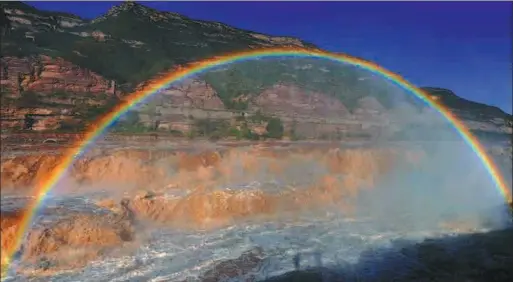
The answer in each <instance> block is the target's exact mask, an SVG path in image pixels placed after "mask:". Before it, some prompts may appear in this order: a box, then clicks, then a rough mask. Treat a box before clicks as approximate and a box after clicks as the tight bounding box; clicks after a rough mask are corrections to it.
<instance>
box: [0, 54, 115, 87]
mask: <svg viewBox="0 0 513 282" xmlns="http://www.w3.org/2000/svg"><path fill="white" fill-rule="evenodd" d="M0 63H1V64H2V69H1V70H0V77H1V78H2V80H1V81H0V83H1V87H2V90H3V91H5V92H7V93H12V94H21V93H22V92H26V91H32V92H38V93H47V94H54V93H58V92H64V93H70V94H72V93H83V94H92V95H94V94H98V93H105V94H110V95H112V94H114V93H115V86H116V83H115V81H113V80H106V79H104V78H103V77H101V76H100V75H98V74H96V73H94V72H92V71H90V70H88V69H84V68H80V67H79V66H76V65H74V64H72V63H70V62H68V61H65V60H64V59H62V58H51V57H48V56H44V55H40V56H33V57H22V58H16V57H11V56H8V57H3V58H1V59H0Z"/></svg>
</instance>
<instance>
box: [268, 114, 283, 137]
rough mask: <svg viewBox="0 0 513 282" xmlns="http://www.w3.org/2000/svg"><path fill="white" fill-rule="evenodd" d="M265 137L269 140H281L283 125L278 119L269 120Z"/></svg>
mask: <svg viewBox="0 0 513 282" xmlns="http://www.w3.org/2000/svg"><path fill="white" fill-rule="evenodd" d="M266 130H267V136H268V137H270V138H276V139H281V138H282V137H283V132H284V129H283V123H282V122H281V120H280V119H279V118H271V119H270V120H269V122H268V123H267V126H266Z"/></svg>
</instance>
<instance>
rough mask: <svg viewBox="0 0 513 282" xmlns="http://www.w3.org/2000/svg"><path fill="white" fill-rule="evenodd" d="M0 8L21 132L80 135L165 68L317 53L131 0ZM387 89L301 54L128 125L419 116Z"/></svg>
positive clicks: (185, 87) (446, 95) (199, 82)
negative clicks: (255, 53) (248, 55)
mask: <svg viewBox="0 0 513 282" xmlns="http://www.w3.org/2000/svg"><path fill="white" fill-rule="evenodd" d="M1 7H2V9H0V25H1V32H2V41H1V62H2V66H3V67H2V69H1V70H0V77H1V86H2V102H3V103H2V108H1V113H2V125H3V128H21V127H24V126H25V127H26V122H27V117H28V116H30V117H31V118H35V119H36V120H35V121H34V120H33V121H32V123H34V124H35V125H34V126H32V125H31V126H29V127H30V128H31V129H33V130H57V129H60V130H80V129H81V128H83V127H84V126H86V125H87V124H88V122H90V121H92V120H94V119H95V118H97V117H98V116H99V115H100V114H103V113H105V112H106V111H108V110H109V108H110V107H112V106H113V105H114V104H116V103H119V101H120V100H122V99H123V98H124V97H125V96H126V95H127V94H128V93H130V92H131V91H134V90H135V89H139V88H141V87H144V86H145V85H147V84H148V83H149V81H150V80H151V79H153V78H155V77H158V76H159V75H162V74H163V73H165V72H166V71H169V70H170V69H173V68H175V67H178V66H183V65H185V64H187V63H191V62H194V61H197V60H201V59H205V58H209V57H213V56H216V55H219V54H224V53H227V52H233V51H241V50H247V49H250V48H253V49H255V48H265V47H296V48H306V49H318V47H316V46H315V45H313V44H311V43H308V42H305V41H303V40H300V39H298V38H293V37H286V36H283V37H278V36H269V35H265V34H261V33H258V32H253V31H247V30H242V29H237V28H234V27H231V26H228V25H226V24H223V23H218V22H210V21H200V20H195V19H191V18H188V17H185V16H183V15H179V14H176V13H171V12H161V11H158V10H155V9H152V8H149V7H146V6H144V5H141V4H137V3H134V2H123V3H120V4H119V5H117V6H114V7H113V8H111V9H110V10H109V11H108V12H107V13H106V14H104V15H103V16H101V17H98V18H96V19H93V20H91V21H89V20H85V19H82V18H80V17H78V16H75V15H71V14H66V13H59V12H49V11H41V10H38V9H36V8H34V7H31V6H29V5H27V4H24V3H21V2H2V3H1ZM426 90H427V91H429V92H430V93H431V94H432V95H433V97H435V98H436V99H439V101H441V102H442V103H443V104H445V105H447V106H448V107H450V108H451V109H453V111H454V112H455V113H456V114H457V115H459V116H461V117H462V118H464V119H465V120H468V121H469V124H473V125H472V126H474V127H475V128H476V129H477V130H480V131H486V132H495V133H499V134H503V133H511V127H510V126H508V125H507V124H506V123H505V122H504V120H511V116H510V115H508V114H506V113H504V112H503V111H501V110H500V109H498V108H495V107H491V106H487V105H484V104H480V103H476V102H472V101H468V100H465V99H462V98H460V97H458V96H456V95H455V94H454V93H452V92H451V91H450V90H443V89H438V88H426ZM398 92H400V90H398V89H397V88H394V87H392V86H390V85H384V83H383V82H381V80H376V79H374V77H373V76H372V75H370V74H368V73H366V72H364V71H362V70H360V69H358V68H356V67H353V66H349V65H343V64H340V63H334V62H328V61H321V60H316V59H311V58H294V59H291V58H278V59H273V60H254V61H246V62H243V63H239V64H232V65H228V66H225V67H222V68H219V69H216V70H215V71H210V72H207V73H203V74H200V75H198V76H196V77H194V78H192V79H190V80H188V81H186V82H183V83H181V84H180V85H173V86H172V87H170V88H169V89H167V90H164V91H162V95H159V96H158V97H156V98H155V99H153V100H152V101H148V103H146V104H145V105H144V106H143V107H142V108H141V109H140V110H139V112H138V113H137V114H136V117H134V118H132V122H133V123H134V124H138V126H136V127H137V128H138V130H148V128H151V127H154V129H160V130H166V131H173V132H174V131H180V132H184V131H191V129H192V128H197V127H198V126H199V127H201V125H198V123H199V120H205V119H209V120H230V119H233V116H234V113H238V112H240V111H244V112H247V113H253V114H252V115H256V114H255V113H258V115H259V119H260V120H258V121H254V122H253V123H252V125H251V126H250V127H251V128H250V129H251V131H253V132H256V131H259V130H260V131H265V130H263V129H261V127H262V126H263V125H265V124H266V122H267V121H266V120H268V119H269V118H270V117H271V116H276V117H279V118H280V119H281V120H282V121H283V123H284V124H285V127H286V129H287V130H289V131H290V130H291V126H292V125H293V126H294V127H296V126H297V127H298V128H297V129H296V128H295V129H294V130H295V131H296V130H297V132H301V134H302V135H305V136H310V137H311V136H312V135H314V134H315V135H316V137H319V135H326V134H331V132H335V131H336V132H339V133H340V132H341V131H344V132H345V131H358V130H360V131H362V130H363V129H364V128H375V127H376V126H378V127H379V125H380V123H381V122H382V121H383V120H384V119H385V117H386V116H390V112H393V111H394V110H395V108H396V107H397V105H398V104H401V103H398V101H399V100H401V101H399V102H404V101H407V102H409V103H410V104H412V105H415V107H417V108H416V109H417V110H418V111H422V110H423V107H424V106H423V105H420V104H419V103H418V101H413V100H411V99H412V98H410V96H411V95H407V94H404V95H398V94H397V93H398ZM399 96H401V97H402V96H404V97H405V98H404V99H403V98H400V99H399V98H398V97H399ZM403 100H404V101H403ZM184 109H186V110H184ZM235 115H237V114H235ZM254 120H255V119H254ZM355 120H356V121H355ZM134 124H132V125H134ZM330 124H331V125H330ZM139 125H141V126H139ZM207 127H210V126H207ZM225 127H226V128H225V129H226V130H228V131H229V130H230V129H229V128H228V127H227V126H225ZM264 127H265V126H264ZM143 128H145V129H143ZM237 128H239V130H240V126H238V127H237ZM258 128H260V129H258ZM132 129H133V128H132ZM369 130H370V129H367V131H369ZM200 131H201V130H200ZM363 131H365V130H363ZM319 132H320V133H319Z"/></svg>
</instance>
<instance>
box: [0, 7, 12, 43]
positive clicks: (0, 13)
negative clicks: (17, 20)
mask: <svg viewBox="0 0 513 282" xmlns="http://www.w3.org/2000/svg"><path fill="white" fill-rule="evenodd" d="M0 29H1V31H2V36H6V35H7V34H9V32H10V31H11V21H10V20H9V18H8V17H7V15H6V14H5V10H4V8H3V7H0Z"/></svg>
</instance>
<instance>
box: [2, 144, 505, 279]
mask: <svg viewBox="0 0 513 282" xmlns="http://www.w3.org/2000/svg"><path fill="white" fill-rule="evenodd" d="M457 148H461V146H460V145H459V144H458V146H456V147H450V146H438V147H437V146H431V147H430V148H425V147H422V146H417V147H415V148H413V149H412V148H407V149H406V148H402V147H401V148H398V147H390V148H348V149H340V148H336V149H334V148H323V149H311V148H308V149H301V150H299V149H298V150H292V149H290V148H289V149H281V150H275V149H272V150H270V149H268V148H263V149H262V148H251V149H229V150H225V151H220V150H217V151H209V152H207V153H201V154H192V153H187V154H181V153H176V152H173V153H172V154H171V153H160V154H155V153H154V154H153V155H152V157H151V158H147V157H142V155H141V153H140V152H139V153H137V152H133V151H132V152H131V153H126V152H124V153H123V152H121V153H119V152H118V153H115V152H114V153H113V152H111V153H110V154H109V155H102V154H97V155H95V156H94V157H90V158H89V159H86V160H84V161H83V162H80V161H78V162H77V163H76V164H75V167H74V168H73V169H72V170H71V173H70V175H68V176H67V179H68V181H67V182H65V186H62V185H61V186H62V187H61V186H59V187H56V188H55V191H54V192H53V193H52V194H51V195H49V197H48V198H47V199H46V200H45V202H44V208H43V209H42V210H41V211H40V212H39V213H38V216H37V218H36V219H35V220H34V226H33V227H32V229H31V231H30V232H29V233H28V234H27V237H26V243H25V244H24V246H23V248H22V250H21V251H20V254H19V255H18V256H17V259H16V261H15V263H14V264H13V266H11V270H10V272H9V274H8V277H4V278H6V280H5V281H25V280H26V279H29V280H30V281H49V279H50V280H51V281H128V280H130V281H188V280H187V279H193V280H194V279H199V280H202V281H221V280H223V277H224V278H226V281H228V280H229V279H231V280H230V281H255V280H256V281H261V280H266V279H269V278H271V277H276V276H278V275H281V274H284V273H286V272H289V271H293V270H297V269H309V268H322V269H333V270H340V271H345V272H348V271H349V272H353V273H358V277H360V278H361V279H364V280H365V278H367V279H372V277H373V275H377V273H379V272H380V271H382V270H380V269H378V267H377V266H376V265H377V264H376V262H377V261H378V260H379V259H380V258H382V256H381V255H380V253H383V252H387V251H388V250H390V249H397V248H400V246H401V244H405V242H408V243H411V242H419V241H422V240H424V239H425V238H438V237H447V236H453V235H456V234H461V233H468V232H481V231H486V230H489V229H495V228H499V227H502V226H504V224H506V223H505V221H504V220H503V214H502V211H498V210H497V209H495V207H497V206H500V205H501V201H503V199H502V198H501V197H502V196H501V195H498V192H497V191H496V190H494V189H495V188H494V186H493V183H491V180H490V178H489V176H488V175H487V172H486V171H484V169H483V168H481V167H480V165H479V164H478V163H477V162H476V160H472V158H473V156H472V155H470V154H464V153H462V152H463V150H462V149H457ZM448 152H451V157H448V154H447V153H448ZM156 155H158V156H156ZM454 156H459V157H458V158H456V157H454ZM25 162H27V161H26V160H25ZM13 163H14V161H13ZM41 163H44V161H43V160H41V159H39V162H38V164H39V165H41ZM4 169H7V168H4ZM39 169H41V168H39ZM448 172H450V173H448ZM109 173H110V174H111V175H109ZM132 174H133V175H132ZM89 176H91V177H92V178H94V177H95V176H97V180H98V179H100V178H101V181H100V180H98V181H96V182H95V181H91V179H89V178H88V177H89ZM100 176H101V177H100ZM116 179H117V180H118V181H115V180H116ZM123 181H124V182H123ZM113 183H115V184H113ZM144 183H145V184H146V185H144V186H142V185H143V184H144ZM66 185H68V186H66ZM69 187H73V188H69ZM141 187H144V189H142V190H144V191H142V192H141ZM26 199H27V198H26V197H25V196H3V197H2V212H15V211H17V210H20V209H22V208H23V205H24V201H25V200H26ZM77 218H78V219H77ZM77 222H80V223H77ZM2 224H3V223H2ZM89 224H90V226H89ZM84 226H88V227H84ZM112 226H116V227H112ZM2 229H3V230H2V233H4V230H7V229H6V228H4V227H2ZM6 232H7V231H6ZM73 232H76V233H73ZM84 233H87V234H88V235H87V236H85V237H84V235H83V234H84ZM125 233H126V234H128V233H130V234H129V235H126V234H125ZM5 234H7V233H5ZM5 234H2V235H3V237H5ZM123 234H125V235H123ZM118 237H119V238H118ZM77 238H81V239H77ZM109 238H112V239H109ZM2 239H3V240H4V238H2ZM5 240H7V239H5ZM48 242H51V243H48ZM2 244H3V245H4V242H2ZM100 244H101V248H99V249H98V250H97V251H95V252H94V255H91V254H90V253H89V252H91V250H92V249H93V248H96V247H97V246H98V245H100ZM73 260H76V261H80V262H81V263H70V261H73ZM394 260H395V262H396V263H400V264H401V265H403V266H404V265H414V264H415V258H414V257H412V256H405V255H404V254H402V253H401V252H397V256H395V257H394ZM209 277H210V280H209ZM212 277H215V278H213V279H212ZM362 281H363V280H362Z"/></svg>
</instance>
